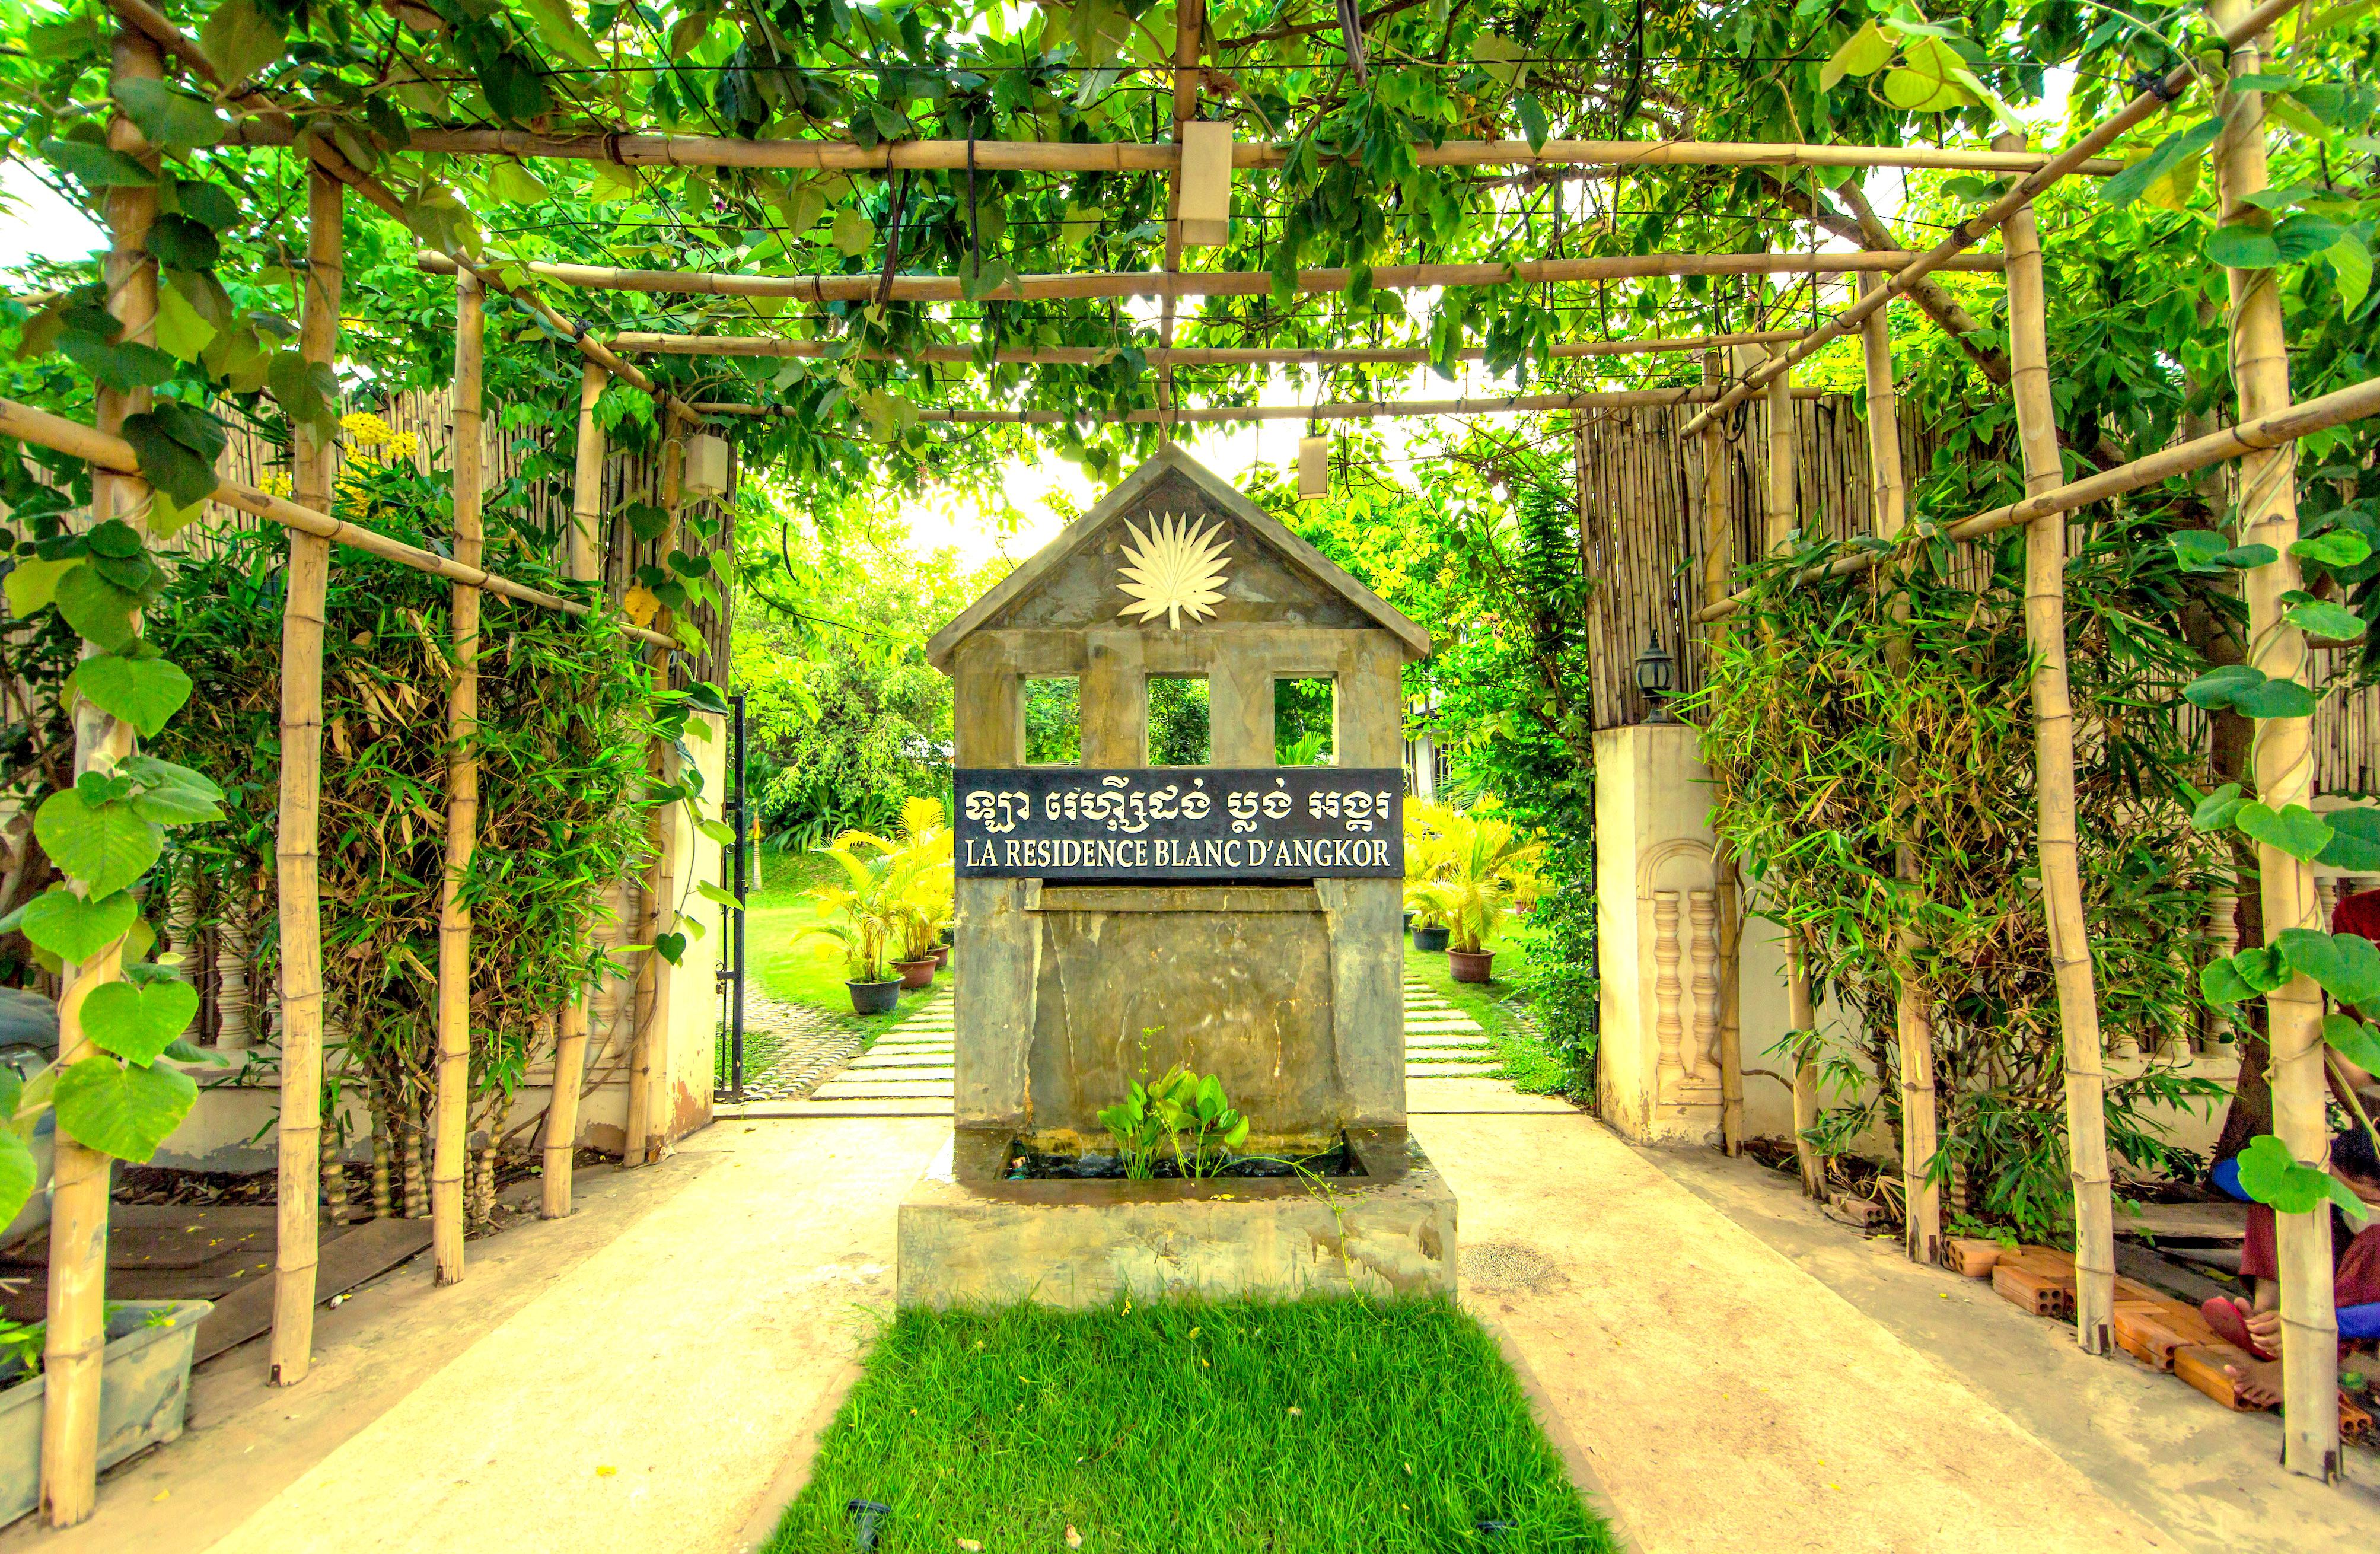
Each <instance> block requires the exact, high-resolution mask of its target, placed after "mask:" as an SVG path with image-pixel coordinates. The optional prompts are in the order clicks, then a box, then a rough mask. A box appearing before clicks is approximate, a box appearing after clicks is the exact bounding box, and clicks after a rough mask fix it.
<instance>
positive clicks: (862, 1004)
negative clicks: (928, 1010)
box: [844, 978, 901, 1014]
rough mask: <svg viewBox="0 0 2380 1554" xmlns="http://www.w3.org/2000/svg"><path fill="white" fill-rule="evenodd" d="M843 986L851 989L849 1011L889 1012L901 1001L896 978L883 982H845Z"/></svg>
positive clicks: (858, 1012)
mask: <svg viewBox="0 0 2380 1554" xmlns="http://www.w3.org/2000/svg"><path fill="white" fill-rule="evenodd" d="M844 987H846V988H848V989H851V1012H852V1013H853V1014H892V1011H893V1010H894V1009H895V1008H897V1007H898V1006H899V1005H900V1002H901V983H900V981H899V979H898V978H894V979H892V980H890V981H884V982H845V983H844Z"/></svg>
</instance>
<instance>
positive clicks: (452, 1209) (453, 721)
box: [430, 275, 486, 1284]
mask: <svg viewBox="0 0 2380 1554" xmlns="http://www.w3.org/2000/svg"><path fill="white" fill-rule="evenodd" d="M482 298H483V294H482V293H481V291H480V283H479V280H478V278H477V277H475V276H472V275H457V276H456V277H455V432H454V442H453V443H452V444H451V455H450V456H451V457H452V459H453V463H454V470H455V492H454V499H455V560H457V561H459V562H461V563H463V564H464V565H467V566H473V565H478V564H479V560H480V542H481V541H480V494H481V492H480V487H481V484H482V477H481V471H480V459H481V455H482V451H483V446H482V442H481V439H482V436H483V433H482V432H481V431H480V346H481V344H482V335H483V333H484V325H485V318H486V314H485V305H484V302H483V299H482ZM454 617H455V626H454V630H455V683H454V685H453V686H452V687H451V688H450V689H449V691H448V693H447V699H446V745H447V756H446V868H445V872H444V875H443V878H442V879H441V880H440V882H439V888H438V1114H437V1135H436V1138H435V1140H434V1143H433V1145H432V1149H433V1156H432V1159H431V1166H430V1237H431V1249H432V1252H433V1254H434V1257H435V1260H436V1262H437V1265H438V1282H439V1283H441V1284H452V1283H455V1282H456V1281H459V1280H460V1279H461V1278H462V1277H463V1229H464V1226H463V1209H464V1206H463V1172H464V1170H465V1167H466V1164H467V1157H468V1155H469V1152H470V1143H469V1140H468V1138H467V1137H466V1136H465V1135H466V1134H467V1133H468V1129H469V1124H470V1110H471V910H470V907H469V906H468V905H467V904H465V902H464V900H463V881H464V880H465V878H466V877H468V875H469V873H470V871H471V852H472V849H473V848H474V847H475V846H476V845H477V844H478V842H479V833H480V761H479V756H478V753H477V746H478V742H479V729H478V725H479V721H480V590H479V589H475V588H473V587H471V586H470V585H469V584H468V583H457V584H455V603H454Z"/></svg>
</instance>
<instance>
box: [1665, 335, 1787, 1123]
mask: <svg viewBox="0 0 2380 1554" xmlns="http://www.w3.org/2000/svg"><path fill="white" fill-rule="evenodd" d="M1753 333H1763V334H1766V333H1771V332H1768V331H1757V332H1753ZM1706 338H1707V339H1710V340H1711V341H1712V342H1713V344H1714V345H1716V344H1717V342H1718V340H1719V339H1720V338H1722V337H1721V336H1716V335H1714V336H1706ZM1726 360H1727V358H1726V356H1725V355H1724V354H1723V353H1722V352H1720V351H1719V350H1717V349H1708V350H1706V351H1705V352H1704V355H1703V386H1704V388H1705V389H1706V390H1708V391H1709V392H1710V393H1711V394H1713V395H1717V394H1718V392H1719V388H1720V381H1721V379H1723V378H1724V377H1725V375H1726V366H1725V363H1726ZM1725 514H1726V504H1725V503H1724V502H1723V500H1722V492H1721V487H1720V469H1719V459H1718V447H1717V446H1716V445H1709V446H1706V448H1705V450H1704V457H1703V536H1702V539H1703V576H1702V587H1703V597H1704V598H1705V599H1714V598H1718V597H1719V596H1720V595H1722V594H1723V593H1725V591H1726V589H1727V579H1728V577H1729V573H1730V552H1731V551H1732V549H1733V547H1732V546H1731V545H1730V543H1729V537H1728V531H1727V525H1726V519H1725ZM1726 636H1727V631H1726V628H1725V626H1724V625H1720V626H1718V627H1717V628H1715V629H1714V630H1712V631H1711V633H1710V634H1709V637H1708V639H1707V640H1706V643H1705V644H1704V649H1703V662H1704V666H1705V671H1706V673H1705V675H1704V680H1705V683H1706V684H1707V683H1708V681H1709V674H1708V671H1709V669H1710V668H1711V667H1713V666H1715V665H1716V663H1717V661H1718V650H1719V647H1720V644H1721V643H1722V642H1723V641H1724V640H1725V638H1726ZM1682 646H1683V645H1682V644H1681V648H1682ZM1711 894H1712V898H1713V905H1714V906H1715V907H1716V909H1717V915H1718V987H1719V1011H1718V1073H1719V1143H1720V1147H1722V1148H1723V1149H1724V1150H1725V1151H1726V1152H1727V1153H1728V1154H1730V1155H1740V1154H1742V1153H1743V919H1744V902H1743V868H1741V867H1740V866H1739V865H1738V864H1737V863H1736V860H1735V856H1734V854H1733V853H1732V852H1730V850H1729V848H1728V847H1727V844H1725V843H1724V842H1720V843H1719V844H1717V845H1716V846H1715V847H1714V848H1713V849H1712V856H1711Z"/></svg>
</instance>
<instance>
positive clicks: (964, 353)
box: [610, 329, 1802, 367]
mask: <svg viewBox="0 0 2380 1554" xmlns="http://www.w3.org/2000/svg"><path fill="white" fill-rule="evenodd" d="M1801 337H1802V332H1801V331H1800V330H1798V329H1754V330H1744V331H1741V332H1738V333H1735V334H1687V335H1677V336H1669V337H1663V338H1658V339H1645V340H1573V341H1566V342H1564V343H1562V344H1560V345H1557V346H1553V347H1552V348H1551V349H1550V350H1548V352H1547V354H1548V356H1550V357H1552V358H1555V359H1556V360H1562V361H1567V360H1572V359H1574V358H1593V357H1607V356H1651V355H1659V354H1662V353H1665V352H1670V351H1706V350H1709V349H1711V348H1712V347H1713V346H1779V345H1786V344H1789V343H1791V342H1792V341H1795V340H1799V339H1800V338H1801ZM610 345H611V346H612V348H613V350H615V351H619V352H622V353H624V354H626V355H629V356H730V357H771V358H780V357H791V358H801V359H804V360H823V361H932V362H951V363H954V364H963V365H964V364H977V363H980V362H982V361H983V360H984V359H985V356H986V353H985V352H983V351H982V350H981V349H979V348H978V347H977V346H919V347H918V348H917V349H916V350H914V351H906V352H903V351H884V350H878V349H875V348H874V347H864V348H861V349H856V350H855V349H850V348H847V347H846V346H844V343H843V342H842V341H839V340H786V339H781V338H779V337H777V336H775V335H771V334H638V333H629V334H614V335H613V336H612V337H611V341H610ZM1122 354H1123V346H1002V347H1000V348H999V349H997V350H994V351H991V352H990V353H989V355H990V359H991V360H992V361H994V362H997V363H1001V364H1002V365H1020V366H1031V367H1099V366H1104V365H1106V364H1107V363H1108V362H1111V361H1113V360H1115V359H1116V358H1118V357H1119V356H1121V355H1122ZM1141 355H1142V357H1143V358H1145V359H1146V360H1147V363H1148V365H1150V366H1151V367H1357V366H1387V367H1429V366H1434V365H1436V364H1437V363H1439V362H1441V361H1484V360H1486V359H1487V358H1488V352H1487V349H1486V348H1485V347H1484V346H1463V347H1462V348H1460V349H1457V350H1453V351H1449V352H1447V353H1445V354H1444V355H1439V354H1437V353H1435V352H1432V351H1428V350H1426V349H1423V348H1422V347H1420V346H1383V347H1380V348H1379V349H1377V350H1375V349H1332V350H1290V349H1276V348H1274V347H1271V346H1172V347H1170V348H1169V347H1167V346H1150V347H1148V348H1147V349H1146V350H1144V351H1142V352H1141Z"/></svg>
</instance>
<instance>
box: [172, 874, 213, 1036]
mask: <svg viewBox="0 0 2380 1554" xmlns="http://www.w3.org/2000/svg"><path fill="white" fill-rule="evenodd" d="M165 947H166V948H167V949H168V950H170V951H172V952H173V953H175V954H176V955H178V956H180V957H181V959H180V960H178V961H176V963H175V965H174V979H175V980H176V981H178V982H188V984H189V985H190V986H191V987H193V988H197V989H199V990H200V1003H196V1004H192V1005H191V1006H190V1023H189V1024H188V1025H187V1026H183V1027H182V1038H183V1039H184V1040H186V1041H188V1042H191V1043H192V1044H194V1045H195V1044H196V1043H197V1041H198V1039H199V1021H200V1008H201V1007H202V1006H203V1003H204V994H205V991H206V986H205V977H203V975H202V974H201V968H200V965H199V881H198V874H197V870H195V869H193V868H189V867H188V865H182V866H180V867H176V868H175V870H174V873H173V879H172V881H171V882H170V883H169V884H168V885H167V886H166V888H165Z"/></svg>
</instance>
